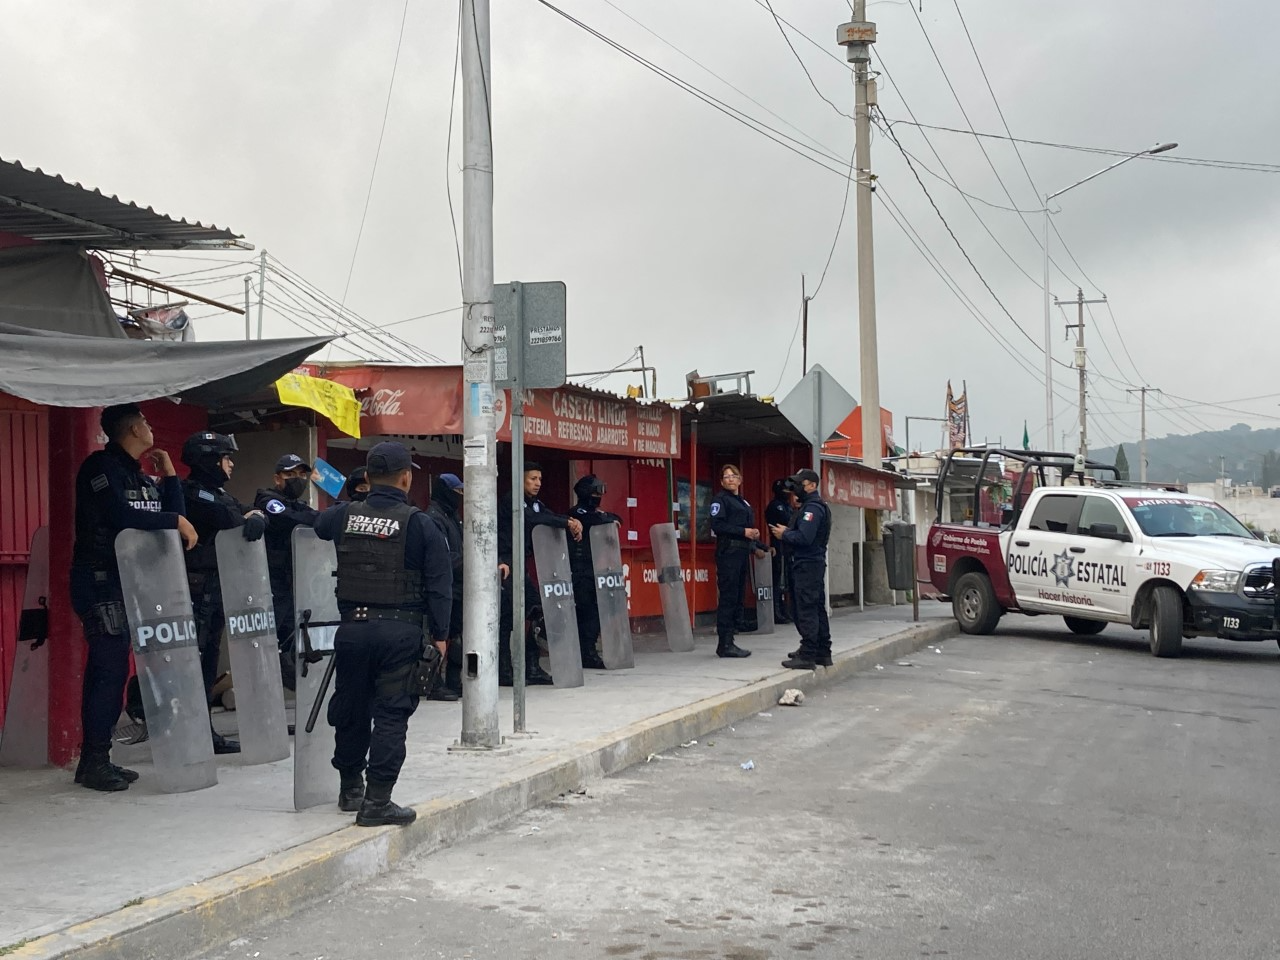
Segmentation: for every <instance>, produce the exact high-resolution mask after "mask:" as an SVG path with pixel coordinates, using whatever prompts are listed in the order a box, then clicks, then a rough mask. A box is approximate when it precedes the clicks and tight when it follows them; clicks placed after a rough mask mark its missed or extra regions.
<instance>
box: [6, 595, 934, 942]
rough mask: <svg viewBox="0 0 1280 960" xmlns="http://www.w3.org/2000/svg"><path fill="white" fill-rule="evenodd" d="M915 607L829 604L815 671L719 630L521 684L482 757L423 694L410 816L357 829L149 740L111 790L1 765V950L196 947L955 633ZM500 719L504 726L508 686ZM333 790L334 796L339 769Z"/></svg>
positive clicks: (282, 787) (125, 756) (248, 771)
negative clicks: (126, 780) (521, 725)
mask: <svg viewBox="0 0 1280 960" xmlns="http://www.w3.org/2000/svg"><path fill="white" fill-rule="evenodd" d="M910 616H911V612H910V608H909V607H880V608H875V609H874V610H868V611H867V612H866V613H864V614H859V613H857V612H856V611H852V612H844V611H838V612H837V615H836V616H835V617H833V619H832V634H833V647H834V653H835V656H836V665H835V666H834V667H832V668H828V669H825V670H819V671H817V672H816V673H810V672H801V671H791V670H784V669H782V667H781V666H780V661H781V660H782V658H783V657H784V656H785V653H786V651H788V650H789V649H792V648H793V647H794V646H795V644H796V634H795V633H794V631H793V630H792V628H790V627H782V628H780V629H779V631H778V632H777V633H776V634H774V635H773V636H768V637H765V636H756V635H754V634H744V635H742V636H741V637H740V642H741V643H742V645H744V646H746V647H748V648H749V649H751V650H753V651H754V652H755V655H754V656H752V657H751V658H749V659H745V660H720V659H718V658H716V657H715V656H714V653H713V651H714V642H715V640H714V637H700V638H699V646H698V648H697V649H696V650H695V651H694V652H693V653H690V654H673V653H670V652H655V651H654V650H653V648H651V647H649V648H646V647H645V646H640V647H639V648H638V649H637V653H636V666H635V668H634V669H632V670H625V671H618V672H613V673H607V672H604V671H588V674H587V682H586V685H585V686H583V687H580V688H578V689H574V690H560V689H556V688H554V687H533V688H530V690H529V699H528V718H529V723H528V725H529V728H530V730H531V731H532V732H533V733H534V734H535V735H533V736H530V737H529V738H527V739H524V738H522V739H517V740H511V741H508V744H507V746H506V747H505V748H504V749H503V750H502V751H499V752H497V753H495V754H493V755H475V754H467V753H450V752H448V751H447V749H446V748H447V747H448V746H449V745H450V744H452V743H454V742H455V741H456V740H457V737H458V731H459V728H460V723H461V710H460V706H459V705H458V704H448V703H439V702H424V703H423V704H422V705H421V707H420V708H419V710H418V712H417V713H416V714H415V715H414V718H413V720H412V721H411V722H410V727H409V751H408V753H409V756H408V760H407V762H406V764H405V767H404V771H403V773H402V775H401V779H400V784H399V786H398V787H397V791H396V799H398V800H399V801H400V802H402V803H411V804H413V805H415V806H416V807H417V808H418V811H419V820H418V822H417V823H415V824H414V825H412V826H411V827H409V828H401V829H395V828H381V829H361V828H356V827H353V826H352V819H353V818H352V815H350V814H342V813H339V812H338V811H337V808H336V805H335V806H329V805H326V806H322V807H317V808H314V809H312V810H309V811H306V812H303V813H295V812H294V811H293V809H292V783H293V779H292V778H293V766H292V761H291V760H284V761H280V762H278V763H274V764H265V765H260V766H252V767H249V766H244V765H241V764H239V763H237V758H235V757H220V758H219V761H220V764H219V783H218V785H217V786H216V787H213V788H210V789H207V790H201V791H197V792H195V793H186V794H177V795H167V794H163V793H160V792H158V791H157V790H156V788H155V787H154V786H153V780H152V778H151V777H150V776H149V772H150V769H149V768H150V762H149V751H148V749H147V747H146V746H145V744H144V745H139V746H136V747H131V748H117V751H116V760H117V762H120V763H125V764H127V765H129V766H132V767H134V768H136V769H137V770H138V771H139V773H141V775H142V779H141V780H140V781H139V782H138V783H136V784H135V785H134V786H133V787H131V788H130V789H129V790H128V791H126V792H124V793H119V794H98V793H94V792H92V791H89V790H85V789H83V788H81V787H78V786H76V785H75V784H73V783H72V780H71V775H70V773H69V772H68V771H64V770H41V771H15V770H8V769H6V770H3V771H0V849H2V850H3V854H2V855H0V856H2V857H3V862H4V870H3V871H2V872H0V903H3V904H4V905H5V907H4V909H3V910H2V911H0V952H3V951H4V948H5V946H6V945H12V944H17V943H21V942H22V941H32V942H30V943H27V944H26V945H25V946H22V947H19V948H18V949H17V950H15V951H11V952H9V953H8V955H9V956H16V957H57V956H64V955H67V954H68V953H71V952H73V951H78V953H77V955H78V956H85V957H89V956H93V957H98V956H101V957H108V956H130V957H144V956H151V955H152V953H151V952H150V949H149V944H151V943H152V942H153V938H154V943H156V944H159V943H161V942H165V943H167V944H168V948H169V949H170V950H171V949H172V944H173V943H174V937H175V935H176V936H177V937H178V938H179V939H180V940H181V941H182V942H186V943H189V944H190V945H191V948H192V950H195V949H199V948H201V947H203V946H206V945H208V943H210V942H215V941H217V940H219V939H221V938H222V937H223V936H226V937H228V938H231V937H234V936H235V935H236V931H237V930H238V929H242V928H243V927H244V926H245V925H247V924H249V923H252V922H258V921H261V920H263V919H266V918H268V917H270V916H273V915H281V914H283V913H286V912H289V911H291V910H292V909H294V908H296V907H297V906H298V905H300V904H301V903H303V902H306V901H307V900H310V899H314V898H317V897H319V896H322V895H324V894H326V893H329V892H331V891H332V890H333V889H336V888H337V887H339V886H341V885H342V884H345V883H350V882H353V881H357V880H360V879H364V878H366V877H369V876H372V875H374V874H376V873H379V872H382V871H384V870H386V869H387V868H388V867H389V866H390V865H391V864H392V863H394V862H395V861H396V860H397V859H398V858H399V857H400V856H402V855H404V854H405V853H407V852H409V851H411V850H416V851H423V850H429V849H433V848H438V847H440V846H442V845H445V844H448V843H451V842H453V841H455V840H457V839H458V838H459V837H462V836H466V835H467V834H469V833H474V832H476V831H479V830H482V829H484V828H486V827H488V826H490V825H492V824H494V823H497V822H499V821H501V820H504V819H506V818H508V817H511V816H514V815H515V814H517V813H520V812H522V811H523V810H526V809H528V808H529V807H531V806H534V805H536V804H538V803H542V802H546V801H547V800H549V799H552V798H554V797H555V796H557V795H559V794H561V793H563V792H565V791H567V790H571V789H574V788H576V787H578V786H579V785H580V784H581V783H583V782H585V781H586V780H589V779H592V778H596V777H600V776H606V775H609V774H611V773H614V772H617V771H618V770H621V769H623V768H625V767H626V766H628V765H630V764H633V763H636V762H642V761H644V760H645V759H646V757H648V756H649V755H650V754H651V753H655V752H658V751H661V750H666V749H671V748H673V747H677V746H678V744H679V743H681V742H686V741H687V740H689V739H692V738H693V737H697V736H702V735H704V734H705V733H707V732H709V731H711V730H715V729H718V728H720V727H723V726H725V725H726V724H729V723H733V722H735V721H736V720H738V719H740V718H742V717H745V716H749V715H751V714H752V713H755V712H757V711H759V710H762V709H769V708H770V706H771V705H772V704H773V703H774V702H775V701H776V699H777V695H778V693H779V692H780V691H781V690H782V689H783V688H785V687H787V686H795V687H801V688H805V687H808V686H811V685H813V684H815V683H820V682H823V681H824V680H831V679H835V678H839V677H842V676H845V675H848V674H849V673H851V672H853V671H855V670H857V669H865V668H866V667H868V666H870V665H871V664H872V663H874V662H876V661H878V660H883V659H889V658H893V657H898V656H902V655H903V654H904V653H906V652H908V651H910V650H913V649H917V648H919V647H921V646H924V645H926V644H928V643H931V642H933V641H936V640H939V639H942V638H943V637H945V636H949V635H951V634H953V633H954V632H955V629H954V621H953V620H952V618H951V615H950V609H949V607H945V606H943V605H942V604H928V605H926V606H925V607H924V608H922V612H921V617H922V623H921V624H920V625H913V624H912V623H911V622H910ZM650 642H651V641H650ZM227 717H228V718H229V719H231V720H233V719H234V714H229V715H227ZM502 724H503V730H504V733H505V732H509V731H510V729H511V701H510V691H508V690H504V691H503V702H502ZM219 726H220V727H221V726H223V724H221V723H220V724H219ZM334 791H335V800H336V791H337V776H336V774H335V776H334ZM161 934H163V936H161Z"/></svg>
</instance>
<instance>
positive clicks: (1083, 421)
mask: <svg viewBox="0 0 1280 960" xmlns="http://www.w3.org/2000/svg"><path fill="white" fill-rule="evenodd" d="M1106 302H1107V298H1106V297H1103V298H1102V299H1101V300H1086V299H1085V298H1084V291H1083V290H1081V289H1080V288H1079V287H1076V298H1075V299H1074V300H1054V301H1053V303H1054V306H1058V307H1062V306H1066V305H1067V304H1068V303H1074V304H1075V305H1076V310H1077V316H1078V317H1079V319H1078V320H1077V321H1076V322H1075V323H1068V324H1067V329H1068V330H1075V331H1076V369H1077V371H1078V372H1079V374H1080V449H1079V451H1078V452H1079V454H1080V456H1082V457H1088V456H1089V421H1088V412H1087V402H1086V401H1087V399H1088V380H1089V377H1088V372H1087V369H1086V363H1087V359H1088V354H1087V353H1086V351H1085V348H1084V305H1085V304H1086V303H1106Z"/></svg>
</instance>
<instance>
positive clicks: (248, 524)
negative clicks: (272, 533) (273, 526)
mask: <svg viewBox="0 0 1280 960" xmlns="http://www.w3.org/2000/svg"><path fill="white" fill-rule="evenodd" d="M266 531H267V520H266V517H260V516H256V515H255V516H252V517H246V518H245V521H244V538H245V539H246V540H248V541H250V542H252V541H254V540H261V539H262V535H263V534H264V533H266Z"/></svg>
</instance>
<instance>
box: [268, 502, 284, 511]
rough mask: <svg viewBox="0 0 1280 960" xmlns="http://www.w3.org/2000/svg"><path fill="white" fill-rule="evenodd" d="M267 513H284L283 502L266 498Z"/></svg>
mask: <svg viewBox="0 0 1280 960" xmlns="http://www.w3.org/2000/svg"><path fill="white" fill-rule="evenodd" d="M267 513H284V504H283V503H281V502H280V501H279V500H268V501H267Z"/></svg>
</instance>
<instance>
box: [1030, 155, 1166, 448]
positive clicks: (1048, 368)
mask: <svg viewBox="0 0 1280 960" xmlns="http://www.w3.org/2000/svg"><path fill="white" fill-rule="evenodd" d="M1177 146H1178V145H1177V144H1176V143H1161V144H1159V145H1157V146H1154V147H1149V148H1148V149H1146V150H1139V151H1138V152H1137V153H1133V154H1130V155H1129V156H1127V157H1122V158H1121V159H1119V160H1117V161H1116V162H1115V163H1113V164H1111V166H1109V167H1103V168H1102V169H1101V170H1099V171H1098V172H1097V173H1091V174H1089V176H1087V177H1085V178H1084V179H1083V180H1077V181H1076V182H1075V183H1073V184H1071V186H1069V187H1063V188H1062V189H1061V190H1058V191H1057V192H1055V193H1050V194H1047V195H1046V196H1045V198H1044V413H1045V425H1046V426H1047V427H1048V429H1047V430H1046V431H1045V436H1046V437H1048V438H1049V441H1050V442H1052V440H1053V337H1052V334H1051V332H1050V323H1049V301H1050V300H1051V299H1052V296H1051V295H1050V293H1049V201H1050V200H1052V199H1053V198H1054V197H1060V196H1062V195H1063V194H1064V193H1066V192H1067V191H1068V190H1074V189H1075V188H1076V187H1078V186H1080V185H1081V184H1083V183H1088V182H1089V181H1090V180H1093V179H1094V178H1095V177H1100V176H1102V175H1103V174H1104V173H1106V172H1108V171H1109V170H1114V169H1115V168H1116V167H1118V166H1121V165H1122V164H1126V163H1128V162H1129V161H1130V160H1136V159H1137V158H1138V157H1149V156H1152V155H1153V154H1157V153H1165V152H1167V151H1169V150H1173V149H1174V148H1176V147H1177Z"/></svg>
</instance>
